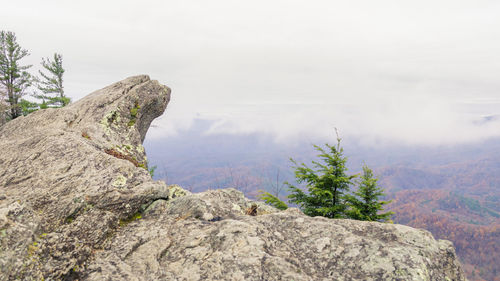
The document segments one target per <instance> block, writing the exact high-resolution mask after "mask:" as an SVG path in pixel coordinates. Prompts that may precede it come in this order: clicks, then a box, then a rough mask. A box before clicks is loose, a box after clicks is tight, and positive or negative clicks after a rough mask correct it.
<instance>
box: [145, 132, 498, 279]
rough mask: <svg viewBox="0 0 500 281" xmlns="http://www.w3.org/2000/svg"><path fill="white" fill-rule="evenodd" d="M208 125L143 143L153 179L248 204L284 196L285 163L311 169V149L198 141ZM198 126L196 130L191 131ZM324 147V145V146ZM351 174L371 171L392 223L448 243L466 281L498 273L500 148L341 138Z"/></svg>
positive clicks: (220, 138)
mask: <svg viewBox="0 0 500 281" xmlns="http://www.w3.org/2000/svg"><path fill="white" fill-rule="evenodd" d="M206 125H207V124H203V123H198V124H197V125H195V127H194V128H193V129H192V130H190V131H187V132H184V133H182V134H180V135H178V136H175V137H170V138H165V139H163V140H162V141H154V140H147V141H146V143H145V146H146V150H147V153H148V158H149V159H150V163H152V164H153V165H157V166H158V168H157V170H156V173H155V174H156V178H157V179H164V180H166V181H167V182H168V183H176V184H180V185H181V186H184V187H185V188H187V189H190V190H192V191H195V192H198V191H203V190H207V189H216V188H226V187H236V188H238V189H240V190H241V191H243V192H245V193H246V194H247V196H250V197H255V196H256V195H257V191H258V190H259V189H264V190H268V191H270V192H272V193H276V192H278V191H279V195H280V198H284V197H285V196H286V192H287V190H286V188H284V187H283V185H282V183H283V182H284V181H293V180H294V176H293V171H292V169H291V168H290V166H291V165H290V162H289V158H290V157H293V158H294V159H296V160H298V161H299V162H306V163H307V162H310V160H312V159H314V157H315V155H316V152H315V151H314V149H313V148H312V144H313V143H317V144H321V143H322V141H321V140H304V141H302V142H299V143H291V144H280V143H276V142H274V141H273V140H272V139H271V138H267V137H265V136H261V135H245V136H236V135H200V134H199V132H200V131H203V128H205V126H206ZM196 126H198V127H196ZM323 142H325V141H323ZM343 143H344V144H345V151H346V153H345V155H346V156H347V157H348V158H349V159H348V166H349V167H350V172H352V173H358V172H360V168H361V165H362V164H363V163H366V164H368V165H369V166H370V167H371V168H373V169H374V172H375V175H376V176H378V177H379V179H380V185H381V186H383V187H385V188H386V192H387V197H388V198H391V199H393V202H392V203H391V204H390V205H389V207H388V208H389V209H390V210H392V211H394V212H395V213H396V214H395V216H394V218H393V220H394V222H396V223H401V224H406V225H410V226H413V227H419V228H424V229H427V230H429V231H431V232H432V233H433V235H434V236H435V237H436V238H440V239H448V240H451V241H453V243H454V244H455V247H456V250H457V254H458V256H459V257H460V259H461V262H462V263H463V265H464V269H465V270H466V273H467V275H468V278H469V279H470V280H499V279H495V278H496V276H497V275H498V272H500V269H499V268H498V264H500V249H499V245H500V160H498V159H500V141H498V140H489V141H487V142H483V143H478V144H469V145H460V146H448V147H435V148H429V147H405V146H372V147H366V146H361V145H357V144H356V143H355V142H354V141H353V140H349V139H348V138H346V139H345V140H344V142H343Z"/></svg>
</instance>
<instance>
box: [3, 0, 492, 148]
mask: <svg viewBox="0 0 500 281" xmlns="http://www.w3.org/2000/svg"><path fill="white" fill-rule="evenodd" d="M499 14H500V3H498V1H484V0H479V1H447V0H443V1H427V0H426V1H418V2H415V1H413V2H410V1H386V0H385V1H384V0H382V1H369V0H359V1H260V0H255V1H234V0H233V1H229V0H224V1H142V2H137V1H85V2H79V3H75V2H74V1H73V2H67V1H43V2H40V1H11V2H7V3H3V4H2V9H1V10H0V26H1V28H2V30H9V31H14V32H15V33H16V34H17V37H18V41H19V43H20V44H21V45H22V46H23V47H24V48H26V49H28V50H30V52H31V56H30V57H29V58H27V59H26V61H25V63H30V64H33V65H34V67H33V70H36V68H37V67H38V65H39V62H40V60H41V58H42V57H47V56H51V55H52V54H53V53H54V52H59V53H61V54H62V55H63V57H64V66H65V68H66V77H65V83H66V84H65V85H66V92H67V94H68V95H69V96H71V97H72V98H73V100H78V99H79V98H81V97H83V96H84V95H86V94H88V93H90V92H92V91H94V90H96V89H99V88H102V87H104V86H106V85H108V84H110V83H113V82H115V81H118V80H121V79H123V78H125V77H128V76H131V75H136V74H142V73H145V74H149V75H150V76H151V78H153V79H157V80H159V81H160V82H161V83H164V84H166V85H168V86H169V87H171V88H172V100H171V103H170V104H169V106H168V109H167V112H166V114H165V115H164V116H163V117H161V118H160V119H158V120H156V121H155V122H154V127H153V128H151V130H150V133H149V134H148V138H155V139H158V138H165V137H168V136H172V135H176V134H180V133H182V132H183V130H186V129H188V128H189V127H190V126H191V125H192V124H193V120H195V119H204V120H209V121H211V122H213V124H214V125H213V126H211V127H210V128H209V129H208V130H206V131H205V132H203V133H206V134H218V133H234V134H249V133H262V134H266V135H270V136H273V138H274V140H275V141H277V142H290V141H293V140H297V139H301V138H304V137H313V138H315V137H331V136H333V128H334V127H337V128H339V130H340V131H341V133H342V134H343V135H344V136H349V137H355V138H358V139H360V140H361V141H362V142H364V143H366V144H376V143H380V142H388V143H390V142H395V143H406V144H410V145H415V144H431V145H439V144H454V143H469V142H477V141H482V140H485V139H488V138H493V137H498V136H500V118H499V117H498V115H499V114H500V94H499V92H498V91H499V89H500V80H499V79H498V77H500V55H499V53H498V50H499V49H500V17H498V15H499ZM495 116H496V117H495Z"/></svg>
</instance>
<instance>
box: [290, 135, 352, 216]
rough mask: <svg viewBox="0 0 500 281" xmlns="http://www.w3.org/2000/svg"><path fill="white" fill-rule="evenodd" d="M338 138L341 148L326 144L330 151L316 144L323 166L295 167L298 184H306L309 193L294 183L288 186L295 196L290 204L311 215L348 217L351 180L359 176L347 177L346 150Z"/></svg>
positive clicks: (318, 164) (296, 165) (319, 164)
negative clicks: (348, 194)
mask: <svg viewBox="0 0 500 281" xmlns="http://www.w3.org/2000/svg"><path fill="white" fill-rule="evenodd" d="M340 141H341V139H340V137H338V136H337V146H330V145H328V144H326V148H327V150H325V149H323V148H321V147H319V146H317V145H314V147H315V148H316V150H318V151H319V152H320V154H319V155H318V157H319V158H320V159H321V160H322V162H323V163H319V162H316V161H313V162H312V164H313V166H314V167H313V168H309V167H307V166H306V165H305V164H304V163H301V164H300V165H299V164H297V162H296V161H294V160H293V159H290V160H291V161H292V162H293V163H294V164H295V177H296V179H297V182H298V183H305V184H306V187H307V190H308V192H307V193H306V192H304V191H303V190H302V189H301V188H299V187H296V186H294V185H292V184H290V183H286V184H287V185H288V186H289V188H290V190H291V193H290V195H288V198H289V199H290V200H289V202H291V203H294V204H297V205H298V206H299V207H300V209H301V210H302V211H303V212H304V214H306V215H308V216H323V217H327V218H344V217H345V212H346V210H347V205H346V202H345V195H346V194H347V192H348V191H349V186H350V185H351V181H352V179H353V178H354V177H355V176H350V175H348V174H347V167H346V161H347V158H346V157H345V156H344V155H343V153H344V150H343V148H342V147H341V146H340Z"/></svg>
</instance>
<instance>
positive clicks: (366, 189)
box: [347, 165, 394, 221]
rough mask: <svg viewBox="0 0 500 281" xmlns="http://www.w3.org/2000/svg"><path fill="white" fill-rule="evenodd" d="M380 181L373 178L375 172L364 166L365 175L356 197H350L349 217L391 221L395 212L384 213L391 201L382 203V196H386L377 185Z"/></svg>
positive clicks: (355, 193) (362, 177)
mask: <svg viewBox="0 0 500 281" xmlns="http://www.w3.org/2000/svg"><path fill="white" fill-rule="evenodd" d="M377 181H378V179H377V178H375V177H374V176H373V171H372V170H371V169H370V168H368V166H366V165H364V166H363V175H362V176H361V182H360V184H359V187H358V190H357V191H356V192H354V195H355V196H352V195H351V196H348V202H349V204H350V209H349V210H348V211H347V214H348V217H350V218H352V219H357V220H365V221H387V220H390V217H391V215H393V214H394V213H393V212H386V213H381V214H379V213H378V212H379V211H383V210H384V208H383V205H385V204H387V203H389V202H390V201H380V200H379V199H380V197H381V196H385V194H384V192H383V189H382V188H381V187H379V186H378V185H377Z"/></svg>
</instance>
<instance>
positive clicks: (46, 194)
mask: <svg viewBox="0 0 500 281" xmlns="http://www.w3.org/2000/svg"><path fill="white" fill-rule="evenodd" d="M169 99H170V89H169V88H167V87H165V86H163V85H160V84H159V83H158V82H156V81H151V80H150V79H149V77H147V76H136V77H131V78H128V79H126V80H123V81H121V82H118V83H115V84H113V85H111V86H108V87H106V88H104V89H102V90H99V91H97V92H95V93H92V94H90V95H89V96H87V97H85V98H84V99H82V100H80V101H78V102H76V103H74V104H72V105H70V106H67V107H65V108H62V109H48V110H41V111H38V112H35V113H33V114H31V115H29V116H27V117H21V118H18V119H16V120H13V121H11V122H9V123H7V124H5V125H4V126H2V127H0V150H1V151H2V152H1V154H0V238H1V245H0V246H1V251H0V279H1V280H10V279H28V280H29V279H33V280H41V279H45V280H59V279H62V280H465V277H464V274H463V272H462V269H461V267H460V264H459V263H458V261H457V259H456V256H455V251H454V248H453V246H452V244H451V243H450V242H448V241H444V240H438V241H436V240H435V239H434V238H433V237H432V235H431V234H430V233H429V232H427V231H424V230H418V229H413V228H410V227H407V226H402V225H394V224H382V223H376V222H360V221H352V220H331V219H326V218H321V217H315V218H312V217H308V216H305V215H304V214H302V213H301V212H300V211H299V210H297V209H293V208H292V209H289V210H287V211H278V210H276V209H274V208H272V207H269V206H267V205H264V204H262V203H260V202H254V201H251V200H249V199H247V198H245V197H244V196H243V194H242V193H240V192H239V191H237V190H234V189H226V190H209V191H206V192H203V193H198V194H191V193H190V192H188V191H186V190H183V189H182V188H181V187H179V186H166V185H165V184H164V183H163V182H160V181H156V182H155V181H153V180H152V179H151V177H150V175H149V173H148V171H147V159H146V155H145V152H144V148H143V147H142V141H143V140H144V137H145V135H146V132H147V129H148V127H149V125H150V123H151V121H152V120H153V119H154V118H156V117H157V116H159V115H161V114H162V113H163V111H164V110H165V107H166V105H167V103H168V101H169Z"/></svg>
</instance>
